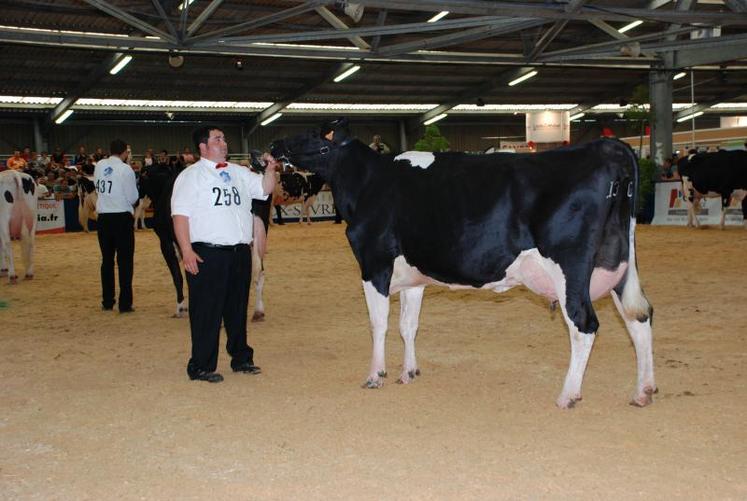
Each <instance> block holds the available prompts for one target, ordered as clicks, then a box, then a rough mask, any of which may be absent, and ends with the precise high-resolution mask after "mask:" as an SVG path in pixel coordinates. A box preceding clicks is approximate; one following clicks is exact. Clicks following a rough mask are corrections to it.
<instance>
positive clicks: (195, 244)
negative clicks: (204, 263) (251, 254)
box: [192, 242, 249, 252]
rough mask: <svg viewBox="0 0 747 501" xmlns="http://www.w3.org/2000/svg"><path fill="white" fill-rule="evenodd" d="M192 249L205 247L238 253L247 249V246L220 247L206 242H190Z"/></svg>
mask: <svg viewBox="0 0 747 501" xmlns="http://www.w3.org/2000/svg"><path fill="white" fill-rule="evenodd" d="M192 247H206V248H208V249H216V250H224V251H230V252H238V251H241V250H245V249H248V248H249V244H235V245H222V244H211V243H208V242H192Z"/></svg>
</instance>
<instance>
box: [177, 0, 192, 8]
mask: <svg viewBox="0 0 747 501" xmlns="http://www.w3.org/2000/svg"><path fill="white" fill-rule="evenodd" d="M194 1H195V0H183V1H181V2H179V10H184V8H185V7H187V6H189V5H192V2H194Z"/></svg>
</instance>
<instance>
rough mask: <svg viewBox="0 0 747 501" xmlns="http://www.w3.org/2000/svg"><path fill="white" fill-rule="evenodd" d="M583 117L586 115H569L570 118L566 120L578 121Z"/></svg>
mask: <svg viewBox="0 0 747 501" xmlns="http://www.w3.org/2000/svg"><path fill="white" fill-rule="evenodd" d="M584 115H586V113H576V114H575V115H571V116H570V117H568V120H578V119H579V118H581V117H582V116H584Z"/></svg>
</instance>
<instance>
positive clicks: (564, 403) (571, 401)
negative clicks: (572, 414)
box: [555, 395, 583, 409]
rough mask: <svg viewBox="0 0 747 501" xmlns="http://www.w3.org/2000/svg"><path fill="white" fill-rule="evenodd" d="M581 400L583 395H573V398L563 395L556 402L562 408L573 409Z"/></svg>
mask: <svg viewBox="0 0 747 501" xmlns="http://www.w3.org/2000/svg"><path fill="white" fill-rule="evenodd" d="M581 400H583V399H582V398H581V395H578V396H576V397H573V398H569V397H563V396H561V397H560V398H558V400H557V401H556V402H555V405H557V406H558V407H560V408H561V409H573V408H574V407H575V406H576V402H580V401H581Z"/></svg>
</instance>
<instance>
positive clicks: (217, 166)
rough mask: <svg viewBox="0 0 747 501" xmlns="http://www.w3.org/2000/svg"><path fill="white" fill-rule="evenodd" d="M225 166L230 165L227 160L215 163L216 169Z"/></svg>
mask: <svg viewBox="0 0 747 501" xmlns="http://www.w3.org/2000/svg"><path fill="white" fill-rule="evenodd" d="M223 167H228V164H227V163H226V162H220V163H217V164H215V168H216V169H222V168H223Z"/></svg>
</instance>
